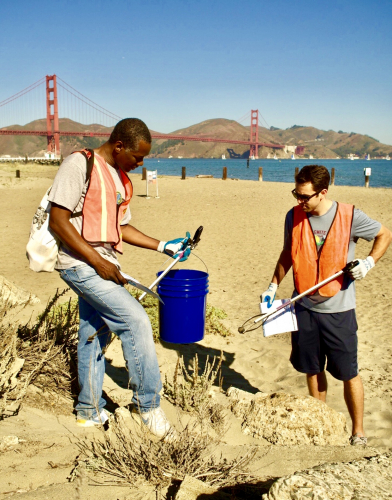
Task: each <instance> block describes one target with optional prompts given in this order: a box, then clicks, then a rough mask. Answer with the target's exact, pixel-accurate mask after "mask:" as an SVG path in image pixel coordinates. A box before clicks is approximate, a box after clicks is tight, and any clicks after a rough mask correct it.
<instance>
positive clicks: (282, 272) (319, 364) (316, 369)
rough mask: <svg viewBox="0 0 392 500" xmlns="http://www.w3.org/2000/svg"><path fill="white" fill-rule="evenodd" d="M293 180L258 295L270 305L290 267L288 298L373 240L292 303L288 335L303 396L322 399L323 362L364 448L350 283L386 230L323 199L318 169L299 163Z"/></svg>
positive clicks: (324, 179) (385, 239)
mask: <svg viewBox="0 0 392 500" xmlns="http://www.w3.org/2000/svg"><path fill="white" fill-rule="evenodd" d="M295 181H296V182H295V189H293V191H292V194H293V196H294V197H295V199H296V200H297V202H298V205H297V206H296V207H294V208H293V209H292V210H290V211H289V212H288V213H287V215H286V221H285V237H284V246H283V250H282V252H281V254H280V257H279V260H278V262H277V264H276V268H275V272H274V275H273V277H272V281H271V284H270V286H269V288H268V290H267V291H266V292H264V293H263V294H262V295H261V301H262V302H267V304H268V307H271V305H272V302H273V300H274V298H275V294H276V290H277V288H278V286H279V284H280V282H281V281H282V280H283V278H284V277H285V276H286V274H287V272H288V271H289V269H290V268H291V267H293V275H294V284H295V290H294V294H293V297H295V296H297V295H299V294H300V293H302V292H304V291H306V290H308V289H309V288H311V287H312V286H314V285H315V284H317V283H320V282H321V281H323V280H324V279H326V278H328V277H329V276H332V275H333V274H335V273H336V272H337V271H339V270H341V269H342V268H343V267H344V266H345V265H346V264H347V263H348V262H351V261H352V260H354V258H355V257H354V253H355V245H356V242H357V240H358V239H359V238H363V239H365V240H367V241H371V240H374V244H373V247H372V249H371V251H370V254H369V256H368V257H367V258H366V259H363V260H359V265H357V266H356V267H355V268H353V270H352V272H351V275H350V276H347V275H343V276H341V277H340V278H338V279H336V280H334V281H332V282H330V283H329V284H327V285H324V286H323V287H322V288H319V289H318V290H317V291H316V292H314V293H313V294H312V295H308V296H305V297H303V298H302V299H300V300H299V301H298V302H296V304H295V312H296V317H297V322H298V331H297V332H292V334H291V344H292V351H291V357H290V361H291V363H292V365H293V367H294V368H295V369H296V370H297V371H299V372H301V373H306V377H307V383H308V389H309V394H310V395H311V396H313V397H315V398H317V399H319V400H321V401H324V402H325V401H326V396H327V378H326V374H325V371H324V367H325V361H327V366H326V369H327V371H329V373H330V374H331V375H332V376H333V377H335V378H336V379H338V380H342V381H343V385H344V398H345V401H346V404H347V408H348V411H349V414H350V417H351V420H352V433H351V438H350V444H352V445H360V446H361V445H362V446H365V445H366V444H367V438H366V437H365V432H364V428H363V408H364V403H363V402H364V392H363V385H362V381H361V378H360V376H359V375H358V363H357V343H358V340H357V328H358V327H357V322H356V317H355V284H354V281H355V280H357V279H362V278H364V277H365V275H366V274H367V272H368V271H369V270H370V269H372V268H373V267H374V265H375V263H376V262H377V261H378V260H379V259H380V258H381V257H382V256H383V255H384V253H385V251H386V250H387V248H388V246H389V244H390V243H391V241H392V233H391V231H389V229H387V228H386V227H384V226H382V225H381V224H380V223H379V222H377V221H375V220H372V219H370V218H369V217H368V216H367V215H365V214H364V213H363V212H362V211H361V210H357V209H355V208H354V206H353V205H347V204H343V203H337V202H335V201H332V200H329V199H328V198H327V194H328V187H329V182H330V177H329V172H328V170H327V169H326V168H325V167H323V166H319V165H308V166H306V167H303V168H302V169H301V171H300V172H299V173H298V175H297V176H296V178H295Z"/></svg>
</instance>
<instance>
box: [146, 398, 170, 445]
mask: <svg viewBox="0 0 392 500" xmlns="http://www.w3.org/2000/svg"><path fill="white" fill-rule="evenodd" d="M140 418H141V420H142V422H143V423H144V424H145V425H146V426H147V427H148V429H149V431H150V432H151V433H152V434H154V436H157V437H158V438H160V439H162V438H165V440H167V439H173V438H174V436H175V434H176V432H175V430H174V429H173V428H172V426H171V425H170V422H169V421H168V419H167V417H166V415H165V412H164V411H163V410H162V408H161V407H160V406H159V407H158V408H155V409H154V410H150V411H147V412H146V413H140Z"/></svg>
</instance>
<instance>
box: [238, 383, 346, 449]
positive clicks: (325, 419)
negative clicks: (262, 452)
mask: <svg viewBox="0 0 392 500" xmlns="http://www.w3.org/2000/svg"><path fill="white" fill-rule="evenodd" d="M229 397H230V398H231V400H232V403H231V410H232V412H233V413H234V414H235V415H236V416H237V417H238V418H240V419H241V420H242V424H241V426H242V431H243V432H244V433H246V434H250V435H252V436H254V437H260V438H264V439H266V440H267V441H269V442H270V443H272V444H276V445H288V446H293V445H297V444H298V445H309V444H311V445H319V446H325V445H333V446H342V445H346V444H348V440H349V434H348V432H347V427H346V418H345V416H344V415H343V414H342V413H338V412H337V411H335V410H333V409H332V408H330V407H329V406H327V405H326V404H325V403H322V402H321V401H318V400H317V399H314V398H312V397H310V396H295V395H293V394H286V393H283V392H277V393H273V394H264V393H258V394H256V395H255V396H249V395H247V396H246V397H244V396H243V395H242V394H241V393H238V390H234V391H232V392H231V393H230V395H229Z"/></svg>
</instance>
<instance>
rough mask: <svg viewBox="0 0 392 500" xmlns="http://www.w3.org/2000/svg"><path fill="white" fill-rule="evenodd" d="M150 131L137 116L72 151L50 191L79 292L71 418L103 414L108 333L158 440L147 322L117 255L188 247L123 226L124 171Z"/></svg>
mask: <svg viewBox="0 0 392 500" xmlns="http://www.w3.org/2000/svg"><path fill="white" fill-rule="evenodd" d="M150 149H151V134H150V132H149V130H148V128H147V126H146V124H145V123H143V122H142V121H141V120H138V119H136V118H127V119H125V120H121V121H120V122H119V123H118V124H117V125H116V126H115V127H114V129H113V131H112V134H111V136H110V138H109V140H108V141H107V142H105V143H104V144H103V145H102V146H100V147H99V148H97V149H95V150H94V164H93V167H92V170H91V173H90V175H89V174H88V173H87V172H88V170H87V164H88V161H86V157H87V159H89V157H91V155H92V152H91V151H88V150H85V151H83V153H84V154H81V153H75V154H72V155H70V156H68V157H67V158H66V159H65V160H64V161H63V163H62V164H61V166H60V168H59V170H58V173H57V174H56V177H55V179H54V183H53V186H52V189H51V191H50V195H49V200H50V201H51V203H52V208H51V213H50V228H51V229H52V230H53V231H54V232H55V233H56V234H57V236H58V237H59V239H60V240H61V245H60V249H59V254H58V259H57V264H56V269H57V270H58V271H59V272H60V275H61V277H62V279H63V280H64V281H65V282H66V283H67V284H68V285H69V286H70V288H71V289H72V290H74V291H75V292H76V294H77V295H78V296H79V315H80V325H79V342H78V379H79V386H80V393H79V396H78V404H77V406H76V411H77V424H78V425H79V426H84V427H88V426H93V425H98V424H100V423H105V421H106V420H107V419H108V416H107V413H106V412H105V410H104V406H105V404H106V401H105V400H104V399H103V398H102V386H103V377H104V374H105V356H104V348H105V346H106V343H107V340H108V338H109V336H110V332H113V333H115V334H116V335H117V336H118V337H119V338H120V339H121V343H122V348H123V353H124V358H125V361H126V365H127V369H128V372H129V387H130V388H131V389H132V390H133V402H134V408H135V410H136V411H137V412H138V413H139V414H140V418H141V421H142V422H143V423H144V424H146V425H147V427H148V428H149V430H150V431H151V432H152V433H153V434H155V435H156V436H158V437H160V438H165V437H167V436H168V435H172V434H173V431H172V430H171V426H170V424H169V422H168V420H167V418H166V416H165V414H164V412H163V410H162V409H161V407H160V395H159V391H160V390H161V388H162V384H161V377H160V372H159V366H158V361H157V356H156V351H155V346H154V342H153V336H152V329H151V324H150V321H149V319H148V316H147V314H146V312H145V311H144V308H143V306H142V305H141V304H140V303H139V302H138V301H137V300H136V299H134V298H133V297H132V295H131V294H130V293H129V292H128V291H127V290H126V289H125V288H124V286H123V285H125V284H126V283H127V281H126V279H125V278H124V277H123V276H122V275H121V273H120V269H121V267H120V264H119V262H118V260H117V254H118V253H122V242H125V243H128V244H130V245H134V246H137V247H142V248H146V249H149V250H155V251H159V252H163V253H166V254H167V255H170V256H171V257H173V258H175V257H176V256H177V255H178V254H179V253H180V252H182V251H184V250H185V254H184V255H183V257H182V259H181V260H186V259H187V257H188V255H189V252H190V249H189V248H186V247H187V242H188V237H186V238H178V239H175V240H171V241H168V242H165V241H159V240H157V239H155V238H151V237H150V236H147V235H145V234H143V233H142V232H140V231H138V230H137V229H136V228H135V227H133V226H131V225H130V224H129V221H130V219H131V213H130V210H129V202H130V200H131V197H132V192H133V188H132V183H131V181H130V179H129V177H128V175H127V174H128V173H129V172H132V171H133V170H135V169H136V168H138V167H140V166H142V165H143V159H144V158H145V156H147V155H148V154H149V152H150Z"/></svg>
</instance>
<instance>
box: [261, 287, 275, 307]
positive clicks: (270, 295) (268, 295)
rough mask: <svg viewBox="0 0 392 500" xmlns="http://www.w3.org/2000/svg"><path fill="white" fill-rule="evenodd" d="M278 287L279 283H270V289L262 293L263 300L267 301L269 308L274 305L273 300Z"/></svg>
mask: <svg viewBox="0 0 392 500" xmlns="http://www.w3.org/2000/svg"><path fill="white" fill-rule="evenodd" d="M277 289H278V285H277V284H276V283H270V286H269V287H268V290H267V291H266V292H264V293H263V294H262V295H260V300H261V302H267V307H268V309H269V308H270V307H271V306H272V302H273V301H274V300H275V295H276V290H277Z"/></svg>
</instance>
